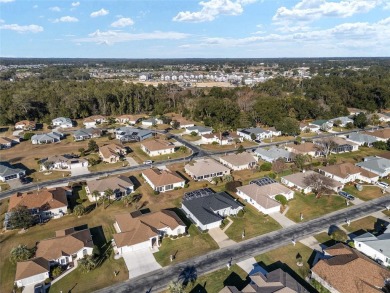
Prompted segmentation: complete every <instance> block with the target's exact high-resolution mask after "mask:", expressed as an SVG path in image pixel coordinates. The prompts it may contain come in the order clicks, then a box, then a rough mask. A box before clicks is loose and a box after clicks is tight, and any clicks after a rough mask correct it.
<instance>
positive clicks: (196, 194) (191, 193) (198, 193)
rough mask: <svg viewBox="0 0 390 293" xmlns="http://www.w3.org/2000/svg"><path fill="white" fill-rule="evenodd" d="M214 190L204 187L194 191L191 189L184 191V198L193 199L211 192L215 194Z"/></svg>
mask: <svg viewBox="0 0 390 293" xmlns="http://www.w3.org/2000/svg"><path fill="white" fill-rule="evenodd" d="M213 193H214V191H212V190H211V189H210V188H203V189H198V190H194V191H189V192H186V193H184V196H183V200H191V199H194V198H200V197H204V196H207V195H210V194H213Z"/></svg>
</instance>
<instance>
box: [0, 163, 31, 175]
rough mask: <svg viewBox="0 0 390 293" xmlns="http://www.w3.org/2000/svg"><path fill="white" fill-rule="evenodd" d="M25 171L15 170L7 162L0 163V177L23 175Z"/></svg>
mask: <svg viewBox="0 0 390 293" xmlns="http://www.w3.org/2000/svg"><path fill="white" fill-rule="evenodd" d="M25 172H26V170H23V169H20V168H15V167H13V166H12V165H11V164H10V163H8V162H0V176H1V177H7V176H10V175H14V174H19V173H25Z"/></svg>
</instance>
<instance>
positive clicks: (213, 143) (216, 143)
mask: <svg viewBox="0 0 390 293" xmlns="http://www.w3.org/2000/svg"><path fill="white" fill-rule="evenodd" d="M211 144H212V145H219V143H218V142H216V141H213V142H212V143H211Z"/></svg>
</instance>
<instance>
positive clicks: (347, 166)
mask: <svg viewBox="0 0 390 293" xmlns="http://www.w3.org/2000/svg"><path fill="white" fill-rule="evenodd" d="M319 172H320V173H321V174H323V175H325V176H326V177H329V178H332V179H334V180H336V181H338V182H341V183H343V184H346V183H348V182H354V181H356V180H362V181H365V182H368V183H374V182H376V181H378V179H379V176H378V175H377V174H374V173H372V172H370V171H367V170H365V169H363V168H360V167H358V166H355V165H354V164H352V163H342V164H337V165H330V166H325V167H320V168H319Z"/></svg>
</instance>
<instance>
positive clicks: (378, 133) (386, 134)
mask: <svg viewBox="0 0 390 293" xmlns="http://www.w3.org/2000/svg"><path fill="white" fill-rule="evenodd" d="M364 134H368V135H371V136H375V137H376V138H377V139H378V140H380V141H387V140H388V139H389V138H390V129H389V128H386V129H378V130H375V131H372V132H371V131H369V132H365V133H364Z"/></svg>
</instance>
